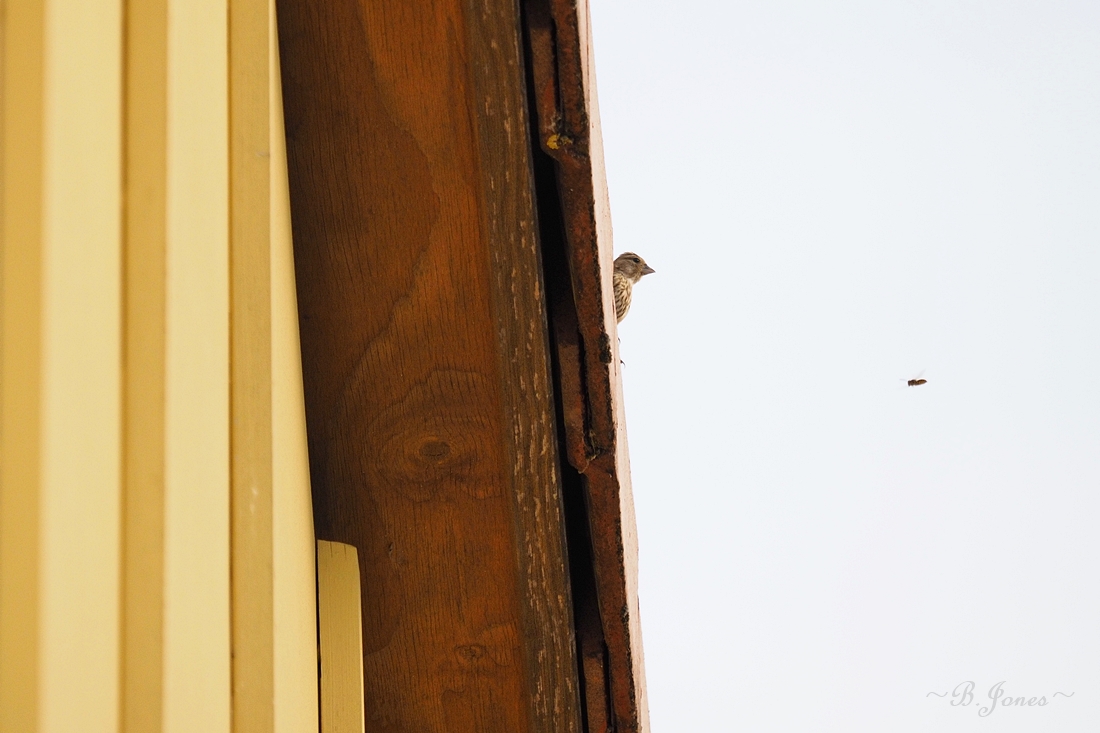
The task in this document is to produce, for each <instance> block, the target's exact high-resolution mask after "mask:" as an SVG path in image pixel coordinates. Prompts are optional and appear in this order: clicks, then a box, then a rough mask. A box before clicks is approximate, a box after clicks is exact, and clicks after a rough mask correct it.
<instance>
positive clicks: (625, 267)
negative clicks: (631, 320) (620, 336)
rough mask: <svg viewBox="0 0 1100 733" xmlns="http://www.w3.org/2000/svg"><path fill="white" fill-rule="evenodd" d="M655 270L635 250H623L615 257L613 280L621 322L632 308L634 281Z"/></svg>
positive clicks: (618, 315)
mask: <svg viewBox="0 0 1100 733" xmlns="http://www.w3.org/2000/svg"><path fill="white" fill-rule="evenodd" d="M654 272H656V270H654V269H653V268H652V267H650V266H649V265H647V264H646V263H645V260H643V259H642V258H641V257H639V256H638V255H636V254H634V253H633V252H623V253H622V254H621V255H619V256H618V257H616V258H615V271H614V274H612V276H611V282H612V285H613V286H614V289H615V318H616V320H617V321H618V322H619V323H622V320H623V319H624V318H626V312H627V311H628V310H630V291H631V290H632V289H633V287H634V283H636V282H638V281H639V280H641V279H642V278H643V277H644V276H646V275H652V274H653V273H654Z"/></svg>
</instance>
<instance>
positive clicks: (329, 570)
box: [317, 540, 366, 733]
mask: <svg viewBox="0 0 1100 733" xmlns="http://www.w3.org/2000/svg"><path fill="white" fill-rule="evenodd" d="M317 615H318V622H319V624H320V643H321V730H322V733H362V731H364V730H365V728H366V716H365V711H364V705H363V612H362V607H361V598H360V595H359V556H358V552H357V551H356V549H355V548H354V547H352V546H351V545H345V544H344V543H342V542H327V541H325V540H321V541H319V542H318V543H317Z"/></svg>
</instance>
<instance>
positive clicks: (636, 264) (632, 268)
mask: <svg viewBox="0 0 1100 733" xmlns="http://www.w3.org/2000/svg"><path fill="white" fill-rule="evenodd" d="M615 272H617V273H619V274H621V275H626V277H627V279H628V280H630V282H632V283H636V282H638V281H639V280H641V279H642V276H643V275H650V274H652V273H654V272H656V270H654V269H653V268H652V267H650V266H649V265H647V264H646V263H645V260H643V259H642V258H641V257H639V256H638V255H636V254H634V253H633V252H623V253H622V254H621V255H619V256H618V257H616V258H615Z"/></svg>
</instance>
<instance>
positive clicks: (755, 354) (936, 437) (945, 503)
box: [591, 0, 1100, 733]
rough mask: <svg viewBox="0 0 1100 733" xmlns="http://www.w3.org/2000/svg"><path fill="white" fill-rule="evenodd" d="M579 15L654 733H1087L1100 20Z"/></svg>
mask: <svg viewBox="0 0 1100 733" xmlns="http://www.w3.org/2000/svg"><path fill="white" fill-rule="evenodd" d="M591 1H592V16H593V29H594V30H593V34H594V40H595V49H596V68H597V79H598V84H599V99H600V110H601V115H602V121H603V134H604V146H605V151H606V163H607V170H608V178H609V186H610V193H611V207H612V220H613V223H614V230H615V250H616V253H619V252H622V251H625V250H633V251H635V252H637V253H639V254H641V255H642V256H643V257H645V259H646V260H647V261H648V262H649V264H650V265H651V266H652V267H653V268H655V269H656V270H657V273H656V274H655V275H652V276H649V277H647V278H646V279H645V280H643V281H642V283H640V284H639V285H638V286H637V289H636V290H635V292H634V298H633V305H632V308H631V311H630V314H629V316H628V317H627V319H626V320H625V321H624V322H623V323H622V324H621V326H620V328H619V335H620V337H621V351H622V358H623V359H624V361H625V362H626V364H625V366H624V370H623V371H624V389H625V395H626V410H627V416H628V426H629V435H630V452H631V464H632V474H633V480H634V492H635V501H636V504H637V513H638V524H639V533H640V542H641V557H640V560H641V611H642V629H643V642H644V646H645V657H646V671H647V679H648V688H649V702H650V711H651V716H652V722H653V731H654V733H670V732H672V731H687V730H707V731H752V732H753V733H759V732H764V731H814V732H815V733H819V732H823V731H846V732H849V731H871V732H874V733H879V732H881V731H890V733H910V732H912V733H918V732H919V733H925V732H926V731H937V732H940V731H944V732H950V731H978V730H981V731H998V732H999V731H1029V732H1031V731H1039V730H1042V731H1057V732H1058V733H1075V732H1077V731H1086V730H1087V731H1095V730H1096V725H1097V724H1098V723H1100V573H1098V572H1097V565H1098V564H1100V532H1098V529H1097V528H1098V526H1100V205H1098V204H1100V2H1095V1H1093V2H1084V1H1081V2H1058V1H1056V0H1041V1H1032V2H1014V1H1011V0H996V1H993V0H990V1H988V2H969V1H960V0H950V1H945V0H938V1H937V0H933V1H928V2H899V1H897V0H872V1H868V2H818V3H811V2H781V1H777V0H755V1H753V2H728V1H726V2H704V1H703V0H695V1H691V0H680V1H679V2H676V3H669V2H655V1H653V0H591ZM922 370H924V375H923V376H924V377H925V378H926V379H928V383H927V384H926V385H923V386H921V387H915V388H906V387H904V386H903V384H904V382H903V381H902V380H903V379H904V378H909V377H914V376H916V375H917V374H918V373H919V372H921V371H922ZM968 680H969V681H973V682H974V696H975V697H974V699H973V701H972V702H971V703H970V704H969V705H959V706H952V705H951V704H950V701H951V699H952V698H951V696H950V695H948V696H947V697H945V698H937V697H928V696H927V694H928V693H929V692H937V693H939V694H943V693H945V692H948V691H950V690H952V689H954V688H956V686H957V685H959V684H960V683H963V682H965V681H968ZM1001 681H1004V684H1003V686H1002V688H1001V689H1002V690H1003V692H1004V697H1002V698H1001V700H1000V703H1003V701H1004V699H1005V698H1009V697H1011V698H1016V697H1021V696H1023V697H1026V698H1029V699H1030V698H1036V699H1037V698H1039V697H1045V699H1046V702H1047V704H1046V705H1045V706H1039V705H1034V706H1031V707H1016V706H1013V707H1009V708H1004V707H1003V706H1002V705H1001V704H998V706H997V707H996V708H995V709H994V710H993V711H992V713H991V714H990V715H988V716H987V717H981V716H979V709H980V708H981V707H984V706H987V705H989V698H988V694H989V691H990V688H992V687H993V686H994V685H996V684H997V683H998V682H1001ZM1055 692H1062V693H1065V694H1069V693H1073V696H1072V697H1066V696H1058V697H1054V693H1055Z"/></svg>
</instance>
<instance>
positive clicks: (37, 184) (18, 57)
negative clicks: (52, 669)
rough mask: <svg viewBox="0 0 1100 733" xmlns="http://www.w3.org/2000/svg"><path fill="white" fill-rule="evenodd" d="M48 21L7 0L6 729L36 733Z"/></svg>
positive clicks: (0, 684) (0, 701)
mask: <svg viewBox="0 0 1100 733" xmlns="http://www.w3.org/2000/svg"><path fill="white" fill-rule="evenodd" d="M42 16H43V7H42V4H41V2H35V1H34V0H6V1H5V3H4V8H3V18H2V20H0V33H3V38H2V39H0V43H2V47H0V48H2V52H3V66H2V69H0V71H2V73H3V80H2V84H3V87H2V89H0V94H2V97H0V99H2V104H3V108H2V109H3V119H2V125H3V129H2V133H3V148H2V151H0V153H2V155H3V181H2V184H0V196H3V214H2V219H0V222H2V227H3V229H2V231H3V239H2V240H0V318H2V321H0V340H2V341H0V733H29V732H30V731H34V730H35V721H36V720H37V717H38V707H39V706H38V689H37V680H38V670H39V664H38V647H37V642H38V634H39V623H38V612H39V608H40V604H39V598H38V583H39V552H38V542H39V528H38V512H39V502H40V493H41V475H40V464H39V457H40V454H41V422H40V420H39V417H40V416H39V409H40V404H41V387H42V385H41V363H42V359H41V350H42V349H41V327H42V322H41V321H42V308H41V305H42V290H41V285H42V272H41V271H42V263H41V246H42V231H41V227H42V175H43V171H42V94H43V89H42V86H43V69H42V58H43V27H42V25H43V17H42Z"/></svg>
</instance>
